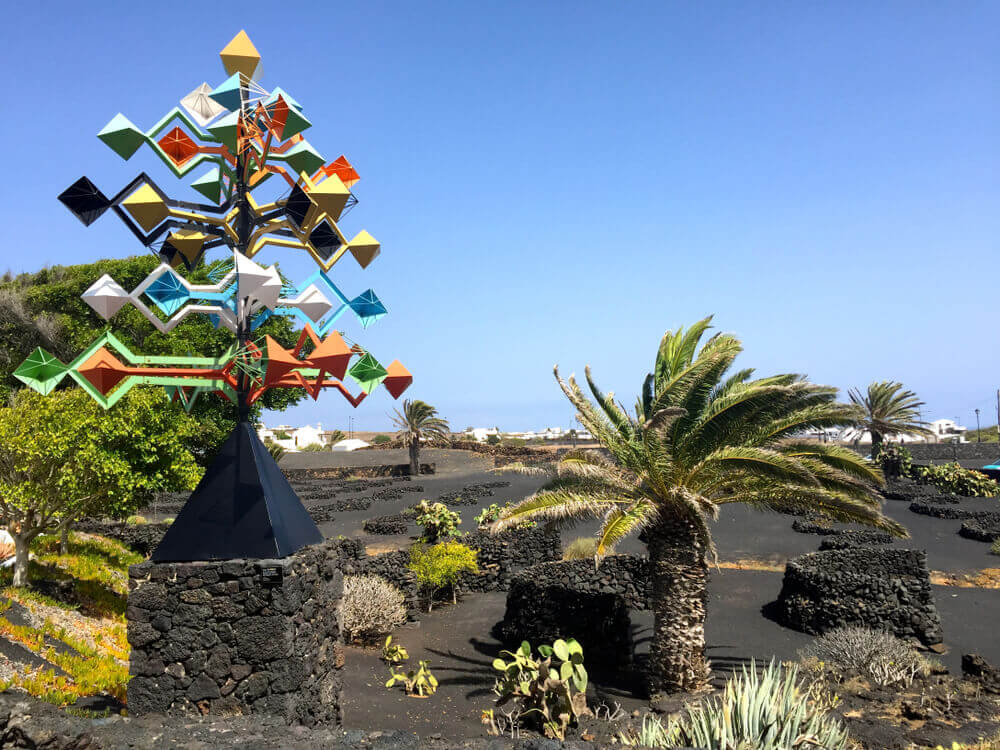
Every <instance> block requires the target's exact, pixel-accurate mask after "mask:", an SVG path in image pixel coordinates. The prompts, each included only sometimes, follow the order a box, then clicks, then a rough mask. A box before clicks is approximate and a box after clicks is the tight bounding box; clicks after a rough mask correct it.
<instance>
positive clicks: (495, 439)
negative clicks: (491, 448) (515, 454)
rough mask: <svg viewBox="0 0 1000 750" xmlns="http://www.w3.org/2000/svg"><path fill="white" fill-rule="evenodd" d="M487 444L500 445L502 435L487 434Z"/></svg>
mask: <svg viewBox="0 0 1000 750" xmlns="http://www.w3.org/2000/svg"><path fill="white" fill-rule="evenodd" d="M486 444H487V445H499V444H500V436H499V435H487V436H486Z"/></svg>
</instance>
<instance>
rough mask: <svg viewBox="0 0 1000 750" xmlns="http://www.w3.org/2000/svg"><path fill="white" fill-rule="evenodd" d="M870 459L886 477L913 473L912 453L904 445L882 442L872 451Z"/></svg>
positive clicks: (905, 475) (906, 475)
mask: <svg viewBox="0 0 1000 750" xmlns="http://www.w3.org/2000/svg"><path fill="white" fill-rule="evenodd" d="M872 461H874V462H875V463H876V464H878V467H879V468H880V469H882V473H883V474H885V475H886V476H887V477H908V476H911V475H912V473H913V454H912V453H910V449H909V448H907V447H906V446H905V445H896V444H894V443H882V444H881V445H879V446H878V447H877V448H875V450H874V451H873V452H872Z"/></svg>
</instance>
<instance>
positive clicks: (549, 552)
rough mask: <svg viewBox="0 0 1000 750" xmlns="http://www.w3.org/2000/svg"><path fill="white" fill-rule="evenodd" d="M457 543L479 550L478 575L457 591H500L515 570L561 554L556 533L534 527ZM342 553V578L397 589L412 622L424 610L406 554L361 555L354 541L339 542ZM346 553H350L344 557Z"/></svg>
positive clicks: (479, 533) (468, 537) (465, 577)
mask: <svg viewBox="0 0 1000 750" xmlns="http://www.w3.org/2000/svg"><path fill="white" fill-rule="evenodd" d="M456 540H457V541H460V542H461V543H462V544H465V545H467V546H469V547H471V548H472V549H475V550H479V557H478V563H479V573H475V574H473V573H467V574H465V575H463V577H462V580H461V582H460V583H459V586H458V588H459V591H478V592H485V591H503V590H505V589H507V587H508V586H509V584H510V580H511V578H512V577H513V576H514V574H515V573H517V572H518V571H519V570H522V569H523V568H525V567H527V566H530V565H535V564H538V563H542V562H549V561H551V560H558V559H559V556H560V554H561V546H560V541H559V533H558V532H557V531H552V530H548V529H545V528H543V527H536V528H533V529H512V530H509V531H503V532H500V533H499V534H491V533H489V532H488V531H473V532H471V533H469V534H466V535H465V536H462V537H456ZM343 544H344V550H345V561H344V568H343V570H344V573H345V574H346V575H376V576H381V577H382V578H385V579H386V580H387V581H389V582H390V583H392V584H394V585H395V586H397V587H398V588H399V589H400V590H401V591H402V592H403V594H404V595H405V596H406V603H407V609H408V610H409V614H410V617H411V618H412V619H416V618H417V617H418V615H419V613H420V612H421V610H425V609H426V604H425V603H424V601H423V599H422V597H421V595H420V592H419V591H418V589H417V580H416V578H415V577H414V575H413V573H411V572H410V570H409V568H408V565H409V562H410V553H409V550H398V551H395V552H386V553H383V554H381V555H372V556H368V555H365V553H364V549H363V548H362V546H361V544H360V543H359V542H357V541H355V540H345V541H344V542H343ZM347 550H352V551H353V552H352V553H351V554H347V552H346V551H347Z"/></svg>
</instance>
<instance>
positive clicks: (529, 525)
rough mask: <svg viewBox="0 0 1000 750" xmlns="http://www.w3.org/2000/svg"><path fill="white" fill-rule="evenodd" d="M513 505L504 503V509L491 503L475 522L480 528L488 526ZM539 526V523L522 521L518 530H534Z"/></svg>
mask: <svg viewBox="0 0 1000 750" xmlns="http://www.w3.org/2000/svg"><path fill="white" fill-rule="evenodd" d="M512 505H513V503H511V502H507V503H504V505H503V507H501V506H499V505H497V504H496V503H490V504H489V506H487V507H485V508H483V510H482V512H480V514H479V515H478V516H476V517H475V519H474V520H475V522H476V523H477V524H479V525H480V526H488V525H490V524H491V523H493V522H494V521H496V520H497V519H498V518H500V514H501V513H503V512H504V511H505V510H507V508H510V507H511V506H512ZM536 526H538V521H530V520H528V521H522V522H521V523H519V524H518V525H517V527H516V528H518V529H533V528H535V527H536Z"/></svg>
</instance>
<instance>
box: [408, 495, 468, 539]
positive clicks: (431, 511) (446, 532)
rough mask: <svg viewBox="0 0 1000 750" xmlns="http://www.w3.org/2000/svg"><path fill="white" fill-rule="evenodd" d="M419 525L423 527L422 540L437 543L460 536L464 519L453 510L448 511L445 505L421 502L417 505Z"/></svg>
mask: <svg viewBox="0 0 1000 750" xmlns="http://www.w3.org/2000/svg"><path fill="white" fill-rule="evenodd" d="M416 511H417V525H418V526H421V527H423V530H424V533H423V534H422V535H421V537H420V538H421V539H422V540H423V541H425V542H437V541H439V540H441V539H443V538H444V537H446V536H458V534H459V532H458V526H459V524H460V523H462V517H461V516H460V515H459V514H458V513H456V512H455V511H453V510H448V506H447V505H445V504H444V503H428V502H427V501H426V500H421V501H420V502H419V503H417V506H416Z"/></svg>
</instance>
